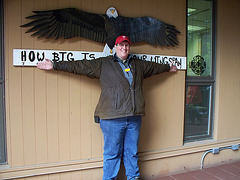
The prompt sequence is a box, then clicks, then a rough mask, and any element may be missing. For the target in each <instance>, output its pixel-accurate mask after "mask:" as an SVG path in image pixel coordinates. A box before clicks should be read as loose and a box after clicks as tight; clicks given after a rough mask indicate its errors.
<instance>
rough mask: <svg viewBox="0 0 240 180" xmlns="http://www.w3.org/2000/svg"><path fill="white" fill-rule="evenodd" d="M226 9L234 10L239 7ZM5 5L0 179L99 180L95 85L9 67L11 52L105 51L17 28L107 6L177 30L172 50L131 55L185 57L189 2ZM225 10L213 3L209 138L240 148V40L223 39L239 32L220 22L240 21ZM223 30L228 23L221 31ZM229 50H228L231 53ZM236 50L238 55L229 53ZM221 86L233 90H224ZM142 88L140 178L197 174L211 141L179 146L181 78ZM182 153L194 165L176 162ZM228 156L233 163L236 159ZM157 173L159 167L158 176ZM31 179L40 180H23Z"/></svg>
mask: <svg viewBox="0 0 240 180" xmlns="http://www.w3.org/2000/svg"><path fill="white" fill-rule="evenodd" d="M231 2H232V3H235V4H238V5H239V2H236V0H235V1H234V0H231ZM4 3H5V7H4V8H5V57H6V60H5V74H6V76H5V77H6V122H7V150H8V168H6V169H4V170H0V178H4V177H6V178H7V177H19V180H20V179H21V180H23V179H27V180H32V179H34V180H35V179H39V180H55V179H56V180H59V179H61V180H65V179H66V180H70V179H72V180H76V179H82V180H86V179H87V180H91V179H92V180H96V179H101V176H102V169H101V168H102V153H103V150H102V149H103V139H102V133H101V129H100V127H99V125H98V124H95V123H94V120H93V112H94V108H95V106H96V103H97V101H98V97H99V94H100V87H99V82H98V80H92V79H88V78H86V77H83V76H77V75H74V74H69V73H65V72H54V71H47V72H46V71H41V70H38V69H36V68H34V67H14V66H13V63H12V62H13V49H17V48H21V49H45V50H48V49H49V50H72V51H85V50H86V51H102V50H103V47H104V45H102V44H100V43H96V42H93V41H90V40H86V39H83V38H73V39H70V40H63V39H61V40H59V41H53V40H45V39H37V38H35V37H31V36H30V34H26V33H25V32H26V30H27V29H25V28H20V27H19V26H20V25H21V24H24V23H26V22H28V20H26V19H25V17H26V16H29V15H31V14H32V11H33V10H47V9H57V8H65V7H76V8H79V9H82V10H85V11H89V12H94V13H102V14H103V13H105V12H106V10H107V8H108V7H110V6H114V7H116V9H117V10H118V13H119V15H122V16H133V17H134V16H152V17H155V18H158V19H161V20H163V21H165V22H168V23H170V24H174V25H175V26H176V27H177V28H178V29H179V30H180V31H181V34H180V35H179V41H180V45H179V46H177V47H175V48H159V47H156V46H151V45H148V44H145V43H138V44H136V45H133V47H132V48H131V51H132V52H134V53H147V54H164V55H176V56H186V0H178V1H176V0H157V1H156V0H141V1H139V0H132V1H127V0H121V1H120V0H116V1H112V0H91V1H89V0H5V1H4ZM230 4H231V3H230ZM225 5H227V2H225V3H224V1H223V0H221V1H219V3H218V6H219V7H220V9H224V11H223V12H219V16H220V17H222V18H223V19H224V21H223V23H222V24H221V23H220V20H219V21H218V23H219V24H220V25H218V28H221V31H220V32H219V31H218V33H219V34H218V40H217V42H219V41H221V45H220V46H218V47H217V49H218V50H219V52H220V51H221V53H218V56H217V88H216V89H217V90H216V97H215V98H216V99H217V100H216V101H217V103H216V116H215V117H217V119H216V120H215V122H216V123H215V131H214V132H215V137H214V138H216V139H219V140H221V141H220V142H219V143H218V145H229V144H232V143H234V144H236V143H239V141H240V140H239V137H240V134H239V131H237V130H238V128H239V121H237V120H236V117H239V116H238V115H239V111H238V109H237V107H239V102H240V101H239V93H237V92H239V90H240V89H239V78H237V77H239V71H237V67H239V66H235V65H236V64H234V63H238V64H239V59H240V57H239V52H240V51H238V50H239V45H238V44H237V42H239V41H236V40H234V39H232V40H231V41H230V39H229V36H228V31H230V30H229V27H231V25H232V24H234V23H235V28H236V30H234V32H235V34H238V35H237V36H236V37H237V38H238V39H239V33H238V32H239V27H240V26H239V21H238V20H236V19H235V20H234V18H232V20H231V22H230V21H228V18H227V17H225V15H227V14H229V13H236V14H235V15H237V16H238V17H239V11H237V10H235V11H234V12H233V11H232V8H233V7H232V8H229V7H228V6H225ZM234 7H235V8H237V7H239V6H237V5H236V6H234ZM228 11H229V12H228ZM224 17H225V18H224ZM226 23H230V24H229V25H228V26H227V27H226V26H225V24H226ZM219 39H220V40H219ZM226 44H231V45H229V47H228V46H227V45H226ZM234 45H236V49H235V51H234V53H231V52H232V51H231V49H232V46H234ZM229 57H230V58H229ZM226 59H231V62H232V64H231V65H230V64H228V61H226ZM235 59H236V61H234V60H235ZM218 60H220V62H219V61H218ZM226 66H227V67H226ZM225 67H226V68H225ZM225 70H226V71H225ZM232 77H234V78H232ZM226 82H228V83H229V86H233V87H234V88H233V89H234V90H233V89H232V88H230V87H226V85H225V83H226ZM236 84H237V85H236ZM143 88H144V94H145V99H146V116H145V117H144V120H143V125H142V129H141V137H140V161H141V162H140V165H141V173H142V175H143V176H144V177H151V176H152V175H155V177H157V176H159V175H163V174H167V173H171V172H173V171H174V170H175V171H180V170H183V169H181V168H182V167H183V166H184V168H185V167H187V168H190V167H188V166H191V165H192V166H193V167H195V168H196V167H197V166H198V163H197V162H196V161H195V160H196V159H197V160H198V162H200V158H201V155H202V152H203V151H204V150H207V149H209V148H210V147H212V146H213V145H214V142H210V143H206V145H205V146H204V147H202V145H201V143H200V144H196V145H192V146H191V145H190V146H189V147H188V146H183V124H184V96H185V72H184V71H179V72H177V73H174V74H171V73H164V74H162V75H158V76H154V77H151V78H149V79H147V80H145V82H144V87H143ZM225 93H227V94H228V95H229V96H228V97H229V98H230V99H229V98H227V97H226V96H225V95H224V94H225ZM233 93H235V94H233ZM231 94H232V95H231ZM234 95H236V96H234ZM235 97H236V99H235ZM223 102H227V104H225V103H223ZM232 102H233V104H232ZM232 105H234V107H233V108H231V109H230V107H229V111H228V112H227V111H225V108H227V107H228V106H231V107H232ZM226 117H229V118H231V120H230V123H227V122H226ZM226 127H228V128H227V129H226ZM233 130H234V131H233ZM229 139H230V140H229ZM183 154H186V155H189V156H190V157H191V158H190V159H186V157H185V156H180V155H183ZM171 157H172V158H171ZM227 157H234V158H235V157H236V153H235V154H234V155H229V156H227ZM187 158H188V157H187ZM159 159H161V160H159ZM191 159H192V161H191ZM186 162H188V163H186ZM157 166H161V167H163V168H162V169H158V168H157ZM64 172H65V173H64ZM34 175H42V176H36V177H29V178H20V177H28V176H34ZM121 177H124V176H123V175H122V176H121ZM123 179H124V178H123Z"/></svg>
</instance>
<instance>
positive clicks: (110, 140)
mask: <svg viewBox="0 0 240 180" xmlns="http://www.w3.org/2000/svg"><path fill="white" fill-rule="evenodd" d="M141 122H142V117H141V116H131V117H124V118H118V119H108V120H103V119H101V120H100V126H101V129H102V132H103V138H104V153H103V180H110V179H116V178H117V174H118V171H119V169H120V163H121V158H122V157H123V163H124V166H125V170H126V176H127V179H128V180H132V179H135V177H138V176H139V175H140V172H139V168H138V142H139V133H140V128H141Z"/></svg>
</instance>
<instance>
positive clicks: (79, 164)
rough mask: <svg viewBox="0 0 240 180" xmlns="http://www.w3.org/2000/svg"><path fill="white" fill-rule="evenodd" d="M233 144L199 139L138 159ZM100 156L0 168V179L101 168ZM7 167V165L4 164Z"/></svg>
mask: <svg viewBox="0 0 240 180" xmlns="http://www.w3.org/2000/svg"><path fill="white" fill-rule="evenodd" d="M234 144H240V138H236V139H229V140H223V141H214V140H211V141H210V140H208V141H201V142H196V143H188V144H186V145H184V146H182V147H175V148H169V149H163V150H156V151H148V152H141V153H140V154H139V161H140V162H142V163H144V162H145V161H151V160H158V159H163V158H169V157H176V156H183V155H189V154H194V153H200V152H204V151H207V150H209V149H212V148H216V147H226V146H231V145H234ZM102 161H103V159H102V158H92V159H85V160H76V161H65V162H56V163H48V164H39V165H32V166H21V167H8V168H6V169H2V170H0V179H2V180H6V179H16V178H26V177H33V176H41V175H50V174H56V173H65V172H73V171H83V170H89V169H97V168H102V166H103V162H102ZM5 167H7V166H5Z"/></svg>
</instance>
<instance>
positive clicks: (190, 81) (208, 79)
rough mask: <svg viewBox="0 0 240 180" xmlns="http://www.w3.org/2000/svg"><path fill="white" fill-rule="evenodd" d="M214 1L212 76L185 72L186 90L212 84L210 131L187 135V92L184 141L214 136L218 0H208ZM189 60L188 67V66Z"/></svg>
mask: <svg viewBox="0 0 240 180" xmlns="http://www.w3.org/2000/svg"><path fill="white" fill-rule="evenodd" d="M206 1H211V2H212V18H211V20H212V32H211V33H212V39H211V40H212V53H211V56H212V67H211V71H212V72H211V76H205V77H201V76H188V75H187V70H186V72H185V73H186V74H185V90H187V87H188V86H191V85H199V86H211V94H210V96H211V97H210V98H211V99H210V103H211V104H210V105H209V108H210V111H209V118H210V122H209V124H208V129H209V133H208V134H207V135H206V134H204V135H202V136H199V135H196V136H195V137H186V136H185V125H186V94H185V104H184V135H183V142H184V143H188V142H193V141H201V140H206V139H212V138H213V125H214V104H215V82H216V80H215V77H216V35H217V33H216V13H217V12H216V7H217V5H216V0H206ZM188 2H189V0H187V1H186V55H187V54H188ZM188 63H189V62H187V68H188ZM186 93H187V92H186Z"/></svg>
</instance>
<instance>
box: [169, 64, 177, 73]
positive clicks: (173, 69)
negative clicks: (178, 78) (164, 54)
mask: <svg viewBox="0 0 240 180" xmlns="http://www.w3.org/2000/svg"><path fill="white" fill-rule="evenodd" d="M169 72H177V66H175V65H173V64H172V63H171V64H170V70H169Z"/></svg>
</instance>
